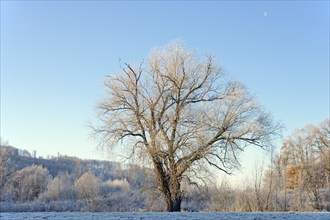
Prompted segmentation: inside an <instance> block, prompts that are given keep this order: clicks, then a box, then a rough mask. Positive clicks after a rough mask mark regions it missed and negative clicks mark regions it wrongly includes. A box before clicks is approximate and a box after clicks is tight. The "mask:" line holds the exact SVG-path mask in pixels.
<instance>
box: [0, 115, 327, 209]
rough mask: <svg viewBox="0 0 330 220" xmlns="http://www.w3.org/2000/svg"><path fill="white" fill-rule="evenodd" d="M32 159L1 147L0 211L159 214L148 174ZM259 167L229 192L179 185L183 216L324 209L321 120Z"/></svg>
mask: <svg viewBox="0 0 330 220" xmlns="http://www.w3.org/2000/svg"><path fill="white" fill-rule="evenodd" d="M35 155H36V153H34V154H33V153H32V154H30V153H29V152H28V151H26V150H19V149H17V148H14V147H11V146H9V145H8V144H6V143H2V144H1V147H0V211H2V212H4V211H164V210H166V204H165V201H164V200H163V198H162V196H161V193H160V192H159V191H158V190H157V183H156V181H157V180H156V177H155V174H154V172H153V171H152V170H151V169H150V168H146V167H140V166H137V165H132V164H120V163H118V162H109V161H97V160H81V159H79V158H76V157H68V156H61V155H59V156H57V157H50V158H49V159H43V158H36V156H35ZM269 157H270V160H271V163H268V164H267V166H266V165H265V164H264V163H262V162H260V163H256V166H255V169H254V170H253V172H252V173H251V176H250V178H249V179H248V180H246V181H245V183H243V184H242V185H241V186H239V187H237V186H235V187H233V186H231V185H230V183H229V182H227V181H226V180H223V181H221V183H220V184H219V185H211V184H204V185H196V183H193V182H189V181H183V182H182V187H183V189H184V191H183V199H182V209H183V210H187V211H222V212H229V211H245V212H252V211H322V210H327V211H330V129H329V119H327V120H325V121H324V122H322V123H321V124H319V125H307V126H305V127H303V128H301V129H298V130H296V131H295V132H294V133H293V134H292V135H291V136H289V137H288V138H286V139H285V140H284V141H283V143H282V147H281V149H280V152H279V153H278V154H276V153H271V155H270V156H269Z"/></svg>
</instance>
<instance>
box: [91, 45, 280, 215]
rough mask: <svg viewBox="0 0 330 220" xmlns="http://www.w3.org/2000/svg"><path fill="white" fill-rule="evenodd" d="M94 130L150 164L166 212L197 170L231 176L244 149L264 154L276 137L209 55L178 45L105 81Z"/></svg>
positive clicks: (178, 200) (265, 119)
mask: <svg viewBox="0 0 330 220" xmlns="http://www.w3.org/2000/svg"><path fill="white" fill-rule="evenodd" d="M105 86H106V88H107V93H106V95H105V97H104V99H103V100H102V101H101V102H100V104H99V105H98V112H99V118H100V123H99V124H98V125H97V126H95V127H94V129H95V132H96V133H97V134H99V135H100V136H99V137H101V143H102V144H104V145H105V146H108V147H113V146H118V147H122V148H123V149H124V151H126V152H130V153H132V154H133V155H135V156H137V157H144V161H145V160H147V161H150V164H152V166H153V170H154V172H155V174H156V177H157V184H158V189H159V190H160V191H161V193H162V195H163V196H164V201H165V204H166V209H167V211H180V209H181V201H182V195H183V190H182V188H181V182H182V180H183V179H184V178H186V177H189V175H192V174H193V175H195V174H197V172H196V170H198V169H199V168H200V167H201V166H203V168H205V167H215V168H217V169H219V170H221V171H223V172H225V173H230V172H231V171H232V168H233V167H234V165H236V164H237V163H238V157H237V156H238V153H239V152H240V151H243V149H244V148H245V147H246V146H247V145H256V146H259V147H261V148H266V147H267V146H268V144H269V141H270V140H271V139H272V137H273V136H274V135H276V134H277V132H278V130H279V127H278V126H277V125H273V123H272V121H271V118H270V116H269V115H268V114H267V113H265V111H264V110H263V108H262V107H261V106H260V105H259V104H258V103H257V101H256V100H255V99H254V97H252V96H251V95H249V93H248V92H247V91H246V89H245V87H244V86H242V85H241V84H239V83H237V82H233V81H227V80H225V78H224V76H223V71H222V69H221V68H219V67H218V66H217V65H216V63H215V61H214V57H213V56H208V57H206V59H205V60H202V59H199V58H198V57H197V56H196V55H195V54H194V53H192V52H189V51H187V50H185V49H184V47H183V46H182V45H181V44H178V43H171V44H169V45H167V46H165V47H164V48H161V49H155V50H154V51H153V52H152V53H151V55H150V57H149V59H148V60H147V62H144V63H142V64H141V65H140V66H139V67H134V66H132V65H130V64H127V63H126V64H125V66H124V68H122V71H121V72H119V73H118V74H114V75H111V76H109V77H108V78H107V79H106V81H105Z"/></svg>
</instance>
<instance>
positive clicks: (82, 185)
mask: <svg viewBox="0 0 330 220" xmlns="http://www.w3.org/2000/svg"><path fill="white" fill-rule="evenodd" d="M100 185H101V184H100V181H99V179H98V178H97V177H96V176H94V175H93V174H92V173H85V174H83V175H82V176H81V177H79V179H77V180H76V182H75V186H76V187H77V190H78V197H79V198H80V199H81V200H83V201H84V202H85V205H86V208H87V209H91V210H92V211H93V210H95V209H96V207H95V200H96V198H97V196H98V194H99V188H100Z"/></svg>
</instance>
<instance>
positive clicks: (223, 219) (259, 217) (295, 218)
mask: <svg viewBox="0 0 330 220" xmlns="http://www.w3.org/2000/svg"><path fill="white" fill-rule="evenodd" d="M0 219H1V220H7V219H8V220H9V219H10V220H24V219H32V220H35V219H40V220H44V219H49V220H55V219H56V220H63V219H64V220H66V219H67V220H69V219H70V220H98V219H100V220H101V219H102V220H104V219H106V220H115V219H118V220H125V219H130V220H132V219H139V220H141V219H142V220H153V219H160V220H164V219H171V220H188V219H189V220H194V219H195V220H197V219H202V220H206V219H214V220H227V219H229V220H230V219H244V220H274V219H281V220H282V219H283V220H284V219H285V220H305V219H306V220H330V213H329V212H322V213H298V212H289V213H264V212H263V213H256V212H253V213H244V212H241V213H219V212H217V213H216V212H183V213H166V212H96V213H95V212H94V213H93V212H21V213H0Z"/></svg>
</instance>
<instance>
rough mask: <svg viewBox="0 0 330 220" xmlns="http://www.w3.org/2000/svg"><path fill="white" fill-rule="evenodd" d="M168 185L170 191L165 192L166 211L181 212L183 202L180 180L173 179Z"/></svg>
mask: <svg viewBox="0 0 330 220" xmlns="http://www.w3.org/2000/svg"><path fill="white" fill-rule="evenodd" d="M167 180H168V179H167ZM166 185H167V186H168V190H166V191H163V194H164V197H165V203H166V211H168V212H180V211H181V202H182V192H181V183H180V179H177V178H171V180H170V181H169V183H168V184H166Z"/></svg>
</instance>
